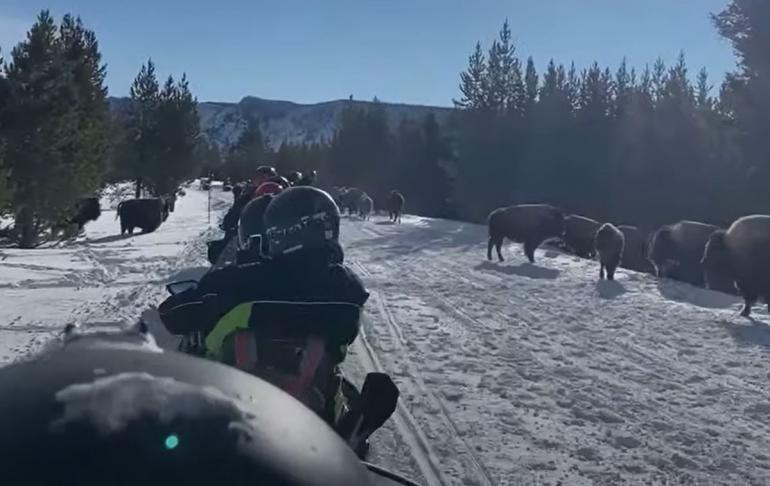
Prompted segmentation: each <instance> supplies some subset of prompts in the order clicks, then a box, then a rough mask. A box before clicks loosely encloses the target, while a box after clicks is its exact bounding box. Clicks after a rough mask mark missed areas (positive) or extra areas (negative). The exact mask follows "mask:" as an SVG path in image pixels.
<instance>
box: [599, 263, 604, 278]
mask: <svg viewBox="0 0 770 486" xmlns="http://www.w3.org/2000/svg"><path fill="white" fill-rule="evenodd" d="M599 280H604V263H599Z"/></svg>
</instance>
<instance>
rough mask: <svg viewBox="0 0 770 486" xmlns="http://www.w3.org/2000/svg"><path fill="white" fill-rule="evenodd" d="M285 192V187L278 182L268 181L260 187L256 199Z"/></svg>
mask: <svg viewBox="0 0 770 486" xmlns="http://www.w3.org/2000/svg"><path fill="white" fill-rule="evenodd" d="M282 190H283V186H281V184H279V183H277V182H273V181H267V182H263V183H262V184H260V185H259V187H258V188H257V190H256V192H254V197H259V196H264V195H265V194H278V193H279V192H281V191H282Z"/></svg>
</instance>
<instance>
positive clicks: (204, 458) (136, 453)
mask: <svg viewBox="0 0 770 486" xmlns="http://www.w3.org/2000/svg"><path fill="white" fill-rule="evenodd" d="M20 383H22V384H23V386H20ZM0 391H2V393H3V395H4V396H6V397H10V396H11V395H12V397H11V399H8V400H3V401H2V403H1V404H0V411H2V413H0V426H1V427H2V429H3V431H4V433H3V434H2V436H1V437H0V455H2V457H3V460H4V470H3V473H4V478H5V479H7V480H8V481H7V482H8V483H13V484H17V483H18V484H22V483H23V484H52V483H54V482H62V481H64V482H65V483H67V484H79V485H83V486H91V485H93V486H96V485H97V484H105V482H106V483H109V484H113V483H114V484H117V483H120V484H136V483H137V482H141V481H144V482H146V481H147V480H148V479H152V480H151V483H152V484H163V483H172V484H177V483H179V484H188V485H197V484H212V483H213V484H217V483H223V484H231V485H233V486H235V485H241V484H243V485H246V484H287V485H288V484H293V485H302V486H320V485H326V484H339V485H342V486H347V485H351V486H353V485H373V486H398V485H401V486H417V485H416V483H414V482H412V481H410V480H408V479H405V478H403V477H401V476H399V475H397V474H394V473H391V472H389V471H387V470H384V469H382V468H379V467H377V466H374V465H371V464H368V463H366V462H362V461H359V460H357V459H356V457H355V455H354V454H352V453H351V452H350V450H349V449H348V448H347V447H346V446H345V444H344V443H343V442H342V441H341V440H340V439H339V437H337V436H336V434H334V433H333V432H332V431H331V430H329V428H328V427H327V426H325V425H324V424H323V422H322V421H321V420H319V419H318V418H317V417H315V416H314V414H312V413H311V412H310V411H309V410H307V409H306V408H305V407H303V406H301V405H300V404H298V403H296V401H295V400H293V399H292V398H291V397H290V396H288V395H287V394H286V393H283V392H280V391H279V390H278V389H277V388H275V387H274V386H270V385H269V384H268V383H267V382H265V381H264V380H261V379H259V378H256V377H253V376H250V375H249V374H247V373H243V372H241V371H238V370H235V369H233V368H232V367H229V366H224V365H221V364H219V363H215V362H211V361H209V360H204V359H200V358H195V357H191V356H188V355H185V354H182V353H177V352H174V351H163V350H161V349H160V348H159V347H158V346H157V345H156V344H155V342H154V338H153V337H152V335H151V334H150V333H149V332H148V329H147V326H146V325H145V324H144V323H143V322H139V323H137V324H136V325H135V326H133V327H132V328H130V329H127V330H124V331H120V332H112V333H107V332H100V333H80V332H79V331H78V329H77V328H76V327H74V326H67V328H66V329H65V331H64V333H63V339H62V340H61V342H60V343H58V344H54V345H53V346H50V347H49V349H47V350H46V351H44V352H42V353H40V354H39V355H38V356H33V357H31V358H30V359H28V360H24V361H21V362H18V363H14V364H11V365H9V366H6V367H4V368H2V369H0ZM396 399H397V390H396V389H395V387H394V386H392V382H390V380H389V379H387V377H385V376H384V375H377V374H372V375H370V377H369V378H368V379H367V382H366V384H365V386H364V389H363V391H362V394H361V405H360V407H359V408H358V413H357V414H356V415H355V417H354V420H351V421H350V425H351V427H350V434H349V437H361V436H363V435H365V434H366V433H367V432H369V433H370V432H371V430H373V429H376V428H377V427H379V425H381V424H382V422H384V420H385V419H386V418H387V416H388V415H390V413H391V412H392V408H393V407H395V402H396ZM377 402H380V403H377ZM95 404H96V405H98V407H95V406H94V405H95ZM384 404H387V406H384ZM107 418H109V419H107ZM255 439H256V440H255ZM115 471H118V473H116V472H115ZM116 474H118V475H117V476H116Z"/></svg>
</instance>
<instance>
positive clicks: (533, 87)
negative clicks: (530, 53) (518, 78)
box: [524, 57, 539, 114]
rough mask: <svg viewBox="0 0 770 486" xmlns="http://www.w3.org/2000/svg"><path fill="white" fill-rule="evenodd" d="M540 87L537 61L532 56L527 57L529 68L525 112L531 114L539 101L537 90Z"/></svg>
mask: <svg viewBox="0 0 770 486" xmlns="http://www.w3.org/2000/svg"><path fill="white" fill-rule="evenodd" d="M538 87H539V80H538V76H537V70H536V69H535V61H534V60H533V59H532V57H529V58H527V69H526V73H525V75H524V112H525V113H528V114H531V112H532V109H533V108H534V106H535V103H536V102H537V90H538Z"/></svg>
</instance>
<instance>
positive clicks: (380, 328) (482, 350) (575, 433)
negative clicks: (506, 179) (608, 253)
mask: <svg viewBox="0 0 770 486" xmlns="http://www.w3.org/2000/svg"><path fill="white" fill-rule="evenodd" d="M343 237H344V240H345V247H346V249H347V252H346V261H347V262H348V263H349V264H350V265H352V266H353V268H355V269H356V271H358V272H359V274H361V275H362V277H363V278H364V280H365V282H366V284H367V286H368V288H369V289H370V291H371V292H372V296H371V298H370V301H369V302H368V303H367V308H368V311H367V321H366V323H365V339H364V340H359V341H358V342H357V343H356V348H355V351H356V353H355V354H356V356H358V357H359V359H360V360H361V361H369V365H370V366H373V367H378V368H382V369H384V370H387V371H388V372H390V373H392V374H393V376H394V377H395V380H396V382H397V383H398V385H399V387H400V388H401V390H402V398H401V405H402V406H401V407H399V409H398V412H397V413H398V416H397V417H396V418H395V420H394V421H391V426H390V431H389V433H390V437H389V439H390V440H391V441H392V442H393V443H392V444H390V448H391V450H389V451H388V450H385V451H383V450H376V448H375V452H374V454H375V457H376V461H375V462H379V463H382V464H384V465H385V466H391V465H392V466H394V467H395V469H399V470H401V471H403V472H406V473H407V474H411V475H412V476H414V477H416V478H420V479H421V480H422V481H423V482H425V483H427V484H559V483H561V484H649V483H653V484H766V483H767V482H768V481H770V457H768V455H767V453H766V450H767V449H768V446H770V439H768V437H770V435H768V432H770V430H768V424H769V423H770V389H769V388H768V386H767V384H766V383H767V379H768V368H767V366H766V362H767V357H768V351H770V327H768V321H769V319H768V316H767V313H766V312H765V311H764V309H762V310H761V311H760V310H759V309H758V308H755V312H756V319H757V320H755V321H748V320H745V319H741V318H739V317H738V316H737V314H738V312H739V310H740V307H741V302H740V299H738V298H736V297H732V296H728V295H724V294H718V293H714V292H711V291H707V290H703V289H697V288H694V287H690V286H688V285H684V284H681V283H678V282H671V281H658V280H657V279H655V278H654V277H652V276H650V275H646V274H638V273H635V272H630V271H625V270H620V271H619V272H618V275H617V280H616V281H615V282H607V281H605V282H599V280H598V274H599V265H598V263H597V262H591V261H587V260H581V259H578V258H576V257H572V256H569V255H564V254H561V253H559V252H556V251H553V250H540V251H538V252H537V263H536V264H534V265H532V264H529V263H527V262H526V261H525V258H524V256H523V254H522V251H521V249H520V248H519V247H518V245H510V246H509V247H508V248H506V249H505V250H504V251H505V255H507V257H508V261H507V262H505V263H502V264H499V263H490V262H486V261H485V260H484V256H485V255H484V254H485V249H486V246H485V242H486V228H484V227H482V226H476V225H470V224H461V223H455V222H448V221H438V220H430V219H424V218H416V217H406V218H405V219H404V224H402V225H388V224H385V222H383V221H374V222H360V221H351V222H350V223H349V224H347V225H346V227H345V231H344V232H343ZM361 357H363V359H361ZM372 358H376V359H372ZM404 449H408V450H410V451H411V456H412V458H413V460H408V458H405V457H404V454H403V453H402V451H403V450H404ZM410 467H411V469H409V468H410Z"/></svg>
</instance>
